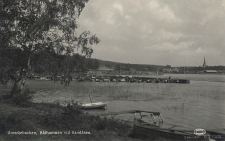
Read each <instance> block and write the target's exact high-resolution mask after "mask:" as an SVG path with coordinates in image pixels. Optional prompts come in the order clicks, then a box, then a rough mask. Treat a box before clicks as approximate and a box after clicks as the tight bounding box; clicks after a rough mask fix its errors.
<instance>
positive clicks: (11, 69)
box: [0, 0, 100, 96]
mask: <svg viewBox="0 0 225 141" xmlns="http://www.w3.org/2000/svg"><path fill="white" fill-rule="evenodd" d="M87 2H88V0H1V1H0V5H1V7H0V18H1V20H0V44H1V46H0V57H1V58H0V81H1V83H4V84H5V83H7V82H8V81H9V80H11V81H12V82H13V88H12V91H11V95H12V96H13V94H14V92H15V90H16V89H17V88H20V90H22V89H23V86H24V84H25V82H26V75H27V74H28V73H29V72H30V71H31V70H32V69H36V71H37V68H35V66H34V63H32V62H34V61H35V57H36V59H37V55H39V56H41V55H45V57H44V59H45V61H46V62H48V63H51V65H52V66H54V67H55V68H57V69H54V70H52V72H54V71H56V70H57V72H60V73H62V74H69V73H70V72H71V71H70V69H63V71H58V70H59V69H60V67H62V65H59V64H60V63H57V60H59V57H60V55H61V57H62V56H64V57H65V56H71V55H73V52H74V50H75V49H80V50H81V53H82V54H83V55H84V56H86V57H90V56H91V54H92V53H93V49H92V48H91V47H90V46H91V45H93V44H98V43H99V41H100V40H99V39H98V38H97V37H96V36H95V35H94V36H92V35H91V34H90V32H89V31H84V32H83V33H82V34H80V35H77V33H76V29H77V24H76V20H77V18H78V17H79V16H80V14H81V12H82V10H83V8H84V7H85V4H86V3H87ZM35 55H36V56H35ZM64 59H69V58H67V57H65V58H64ZM66 61H67V60H65V62H66ZM65 66H68V65H66V64H64V66H63V67H65ZM42 67H43V68H39V71H41V69H42V70H45V69H46V65H43V66H42ZM63 67H62V68H63ZM48 70H49V71H50V69H48ZM61 70H62V69H61ZM19 85H20V86H19Z"/></svg>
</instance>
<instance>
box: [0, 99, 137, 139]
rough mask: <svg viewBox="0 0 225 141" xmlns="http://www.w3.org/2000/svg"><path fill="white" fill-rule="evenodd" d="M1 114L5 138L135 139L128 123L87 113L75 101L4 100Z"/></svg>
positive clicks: (0, 118)
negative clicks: (66, 103) (63, 103)
mask: <svg viewBox="0 0 225 141" xmlns="http://www.w3.org/2000/svg"><path fill="white" fill-rule="evenodd" d="M0 113H1V115H0V130H1V136H0V140H3V141H4V140H10V141H11V140H113V139H117V140H134V139H132V138H129V137H127V133H128V131H129V129H130V127H129V126H128V125H126V124H124V123H123V122H121V121H119V120H117V119H114V118H108V119H107V118H100V117H98V116H93V115H90V114H87V113H85V112H84V111H82V110H81V109H79V107H78V106H77V105H76V103H73V104H70V106H67V107H62V106H60V105H57V104H48V103H38V104H35V103H33V104H31V105H30V106H29V107H19V106H16V105H12V104H8V103H5V102H4V101H3V100H1V107H0ZM26 133H29V135H27V134H26ZM19 134H21V135H19ZM135 140H136V139H135Z"/></svg>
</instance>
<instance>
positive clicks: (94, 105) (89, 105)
mask: <svg viewBox="0 0 225 141" xmlns="http://www.w3.org/2000/svg"><path fill="white" fill-rule="evenodd" d="M81 107H82V108H84V109H95V108H106V107H107V102H96V103H84V104H81Z"/></svg>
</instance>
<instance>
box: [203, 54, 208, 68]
mask: <svg viewBox="0 0 225 141" xmlns="http://www.w3.org/2000/svg"><path fill="white" fill-rule="evenodd" d="M202 66H203V67H204V68H205V67H206V66H207V65H206V61H205V56H204V62H203V65H202Z"/></svg>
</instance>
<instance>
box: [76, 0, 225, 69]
mask: <svg viewBox="0 0 225 141" xmlns="http://www.w3.org/2000/svg"><path fill="white" fill-rule="evenodd" d="M77 23H78V24H79V29H78V33H79V32H80V31H84V30H88V31H91V33H92V34H96V35H97V37H99V38H100V40H101V42H100V43H99V44H98V45H95V46H93V49H94V53H93V55H92V58H97V59H102V60H108V61H115V62H123V63H137V64H154V65H167V64H168V65H171V66H184V65H185V66H202V64H203V59H204V56H205V58H206V63H207V65H210V66H214V65H225V0H90V1H89V2H88V3H87V4H86V6H85V8H84V10H83V12H82V13H81V16H80V18H79V20H78V21H77Z"/></svg>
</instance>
